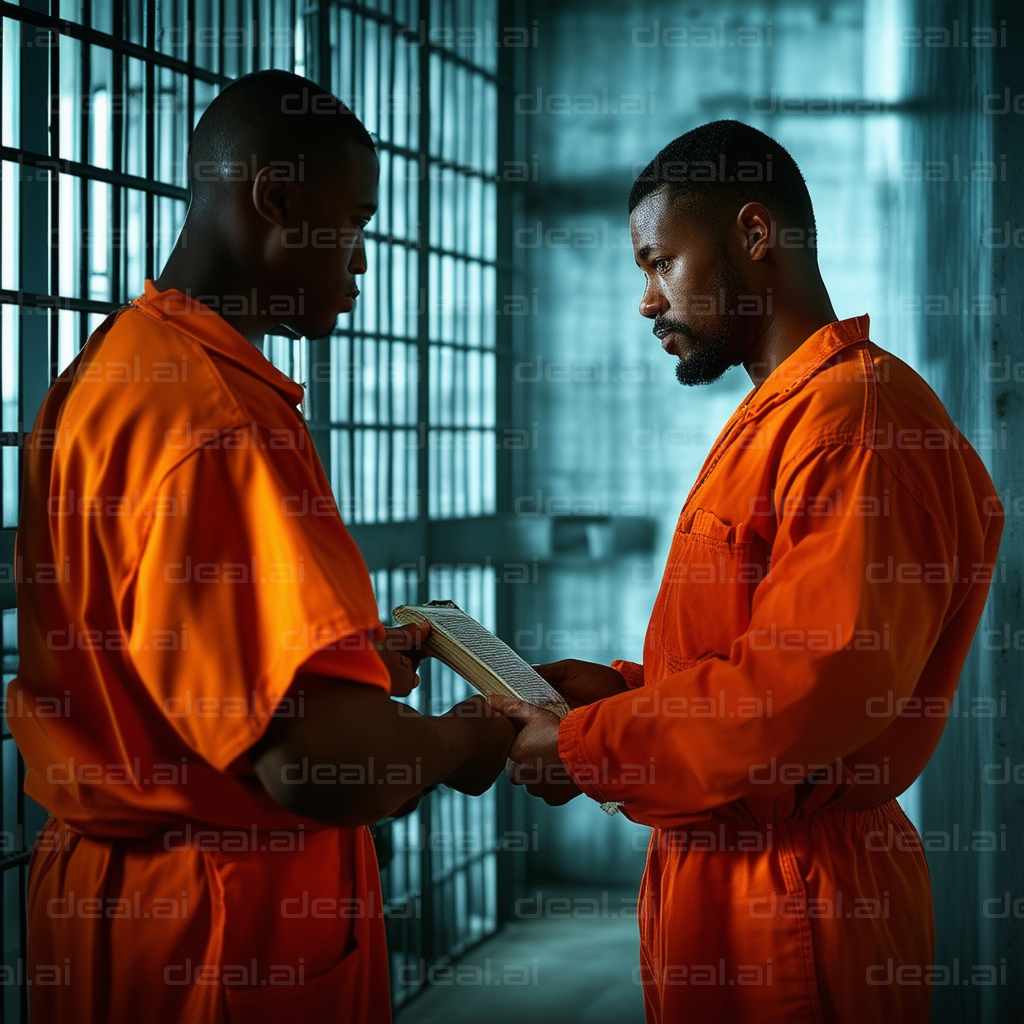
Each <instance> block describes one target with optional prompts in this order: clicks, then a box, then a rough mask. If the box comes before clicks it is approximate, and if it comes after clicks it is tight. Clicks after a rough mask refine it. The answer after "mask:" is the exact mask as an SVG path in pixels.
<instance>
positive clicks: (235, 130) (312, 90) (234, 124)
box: [188, 70, 375, 205]
mask: <svg viewBox="0 0 1024 1024" xmlns="http://www.w3.org/2000/svg"><path fill="white" fill-rule="evenodd" d="M346 144H355V145H357V146H361V147H365V148H367V149H370V150H371V151H375V147H374V144H373V139H372V138H371V137H370V134H369V132H367V130H366V129H365V128H364V127H363V124H362V122H361V121H360V120H359V118H358V117H356V115H355V114H354V113H353V112H352V111H351V110H350V109H349V108H348V107H347V106H345V104H344V103H342V102H341V100H339V99H338V98H337V97H336V96H334V95H332V94H331V93H330V92H328V91H327V90H326V89H323V88H321V87H320V86H318V85H317V84H316V83H315V82H311V81H309V79H307V78H303V77H301V76H300V75H294V74H291V73H290V72H288V71H277V70H271V71H256V72H254V73H253V74H251V75H244V76H242V77H241V78H239V79H237V80H236V81H234V82H232V83H231V84H230V85H228V86H226V87H225V88H224V89H223V90H222V91H221V92H220V94H219V95H218V96H217V97H216V98H215V99H214V100H213V101H212V102H211V103H210V105H209V106H208V107H207V108H206V111H205V112H204V113H203V115H202V117H201V118H200V119H199V123H198V124H197V125H196V128H195V132H194V133H193V135H192V141H191V143H190V144H189V151H188V180H189V187H190V189H191V193H192V203H193V205H202V204H204V203H205V202H206V201H208V200H211V199H217V198H218V197H219V196H220V195H221V194H222V190H223V186H225V185H228V186H230V185H233V184H245V185H247V186H248V187H251V185H252V181H253V179H254V177H255V175H256V172H257V171H258V170H259V169H260V168H263V167H270V168H271V169H272V170H273V171H274V173H275V174H276V175H277V177H278V180H288V178H287V176H289V175H290V176H291V180H298V181H302V180H305V179H306V178H307V177H311V176H314V175H317V174H319V173H322V171H323V170H324V167H325V166H327V167H333V166H336V165H337V163H338V160H339V158H340V157H342V156H343V155H344V152H345V148H346Z"/></svg>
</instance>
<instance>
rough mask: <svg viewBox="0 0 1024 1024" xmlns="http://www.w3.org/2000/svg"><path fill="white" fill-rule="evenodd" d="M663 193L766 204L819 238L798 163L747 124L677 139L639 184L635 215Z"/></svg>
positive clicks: (706, 127)
mask: <svg viewBox="0 0 1024 1024" xmlns="http://www.w3.org/2000/svg"><path fill="white" fill-rule="evenodd" d="M661 189H667V190H668V192H669V193H670V194H671V197H672V199H673V200H675V199H679V200H692V201H694V202H697V203H699V202H701V201H717V202H722V201H726V200H728V201H735V202H736V203H737V204H739V205H742V204H743V203H745V202H758V203H763V204H764V205H765V206H766V207H767V208H768V210H769V211H770V212H771V213H772V215H773V216H774V217H776V218H777V219H778V220H780V221H781V222H782V223H784V224H786V225H787V226H790V227H796V228H802V229H803V230H804V231H806V232H807V233H808V234H809V235H813V233H814V210H813V208H812V206H811V196H810V193H809V192H808V191H807V183H806V182H805V181H804V176H803V175H802V174H801V173H800V168H799V167H797V165H796V161H795V160H794V159H793V157H792V156H790V154H789V153H788V152H787V150H786V149H785V148H784V147H782V146H780V145H779V143H777V142H776V141H775V140H774V139H773V138H772V137H771V136H770V135H765V133H764V132H761V131H758V130H757V129H756V128H751V127H750V125H747V124H743V123H742V122H741V121H731V120H724V121H711V122H709V123H708V124H702V125H701V126H700V127H699V128H694V129H693V130H692V131H688V132H686V133H685V134H684V135H680V136H679V137H678V138H677V139H673V140H672V142H670V143H669V144H668V145H667V146H666V147H665V148H664V149H663V150H662V151H661V152H660V153H659V154H658V155H657V156H656V157H655V158H654V159H653V160H652V161H651V162H650V163H649V164H648V165H647V166H646V167H645V168H644V169H643V170H642V171H641V172H640V175H639V177H637V179H636V181H634V182H633V187H632V189H631V190H630V193H629V212H630V213H632V212H633V211H634V210H635V209H636V207H637V206H638V205H639V204H640V203H641V202H643V200H644V199H646V198H647V197H648V196H649V195H651V194H652V193H654V192H657V191H659V190H661Z"/></svg>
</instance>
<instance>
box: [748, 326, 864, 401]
mask: <svg viewBox="0 0 1024 1024" xmlns="http://www.w3.org/2000/svg"><path fill="white" fill-rule="evenodd" d="M869 326H870V318H869V317H868V315H867V313H865V314H864V315H863V316H855V317H851V318H850V319H849V320H836V321H835V322H833V323H830V324H826V325H825V326H824V327H820V328H819V329H818V330H816V331H815V332H814V333H813V334H812V335H811V336H810V337H809V338H808V339H807V340H806V341H804V342H803V343H802V344H801V345H800V347H799V348H797V349H796V351H795V352H792V353H790V355H788V356H787V357H786V358H785V359H783V360H782V362H781V363H779V365H778V366H776V367H775V369H774V370H772V372H771V373H770V374H769V375H768V376H767V377H766V378H765V379H764V380H763V381H762V382H761V384H760V385H759V386H758V387H755V388H754V389H753V390H752V391H751V392H750V393H749V394H748V395H747V397H746V398H745V399H744V400H743V404H742V405H741V406H740V408H741V410H743V411H744V412H752V411H754V410H755V409H759V408H761V407H763V406H765V405H767V404H768V402H770V401H772V400H773V399H776V398H780V397H782V396H783V395H786V394H788V393H789V392H791V391H795V390H797V389H798V388H800V387H802V386H803V385H804V384H805V383H806V382H807V381H808V380H809V379H810V378H811V377H813V376H814V374H815V373H817V372H818V370H820V369H821V367H822V366H824V364H825V363H827V362H828V361H829V360H830V359H831V358H832V357H833V356H834V355H835V354H836V353H837V352H840V351H841V350H842V349H844V348H849V347H850V346H851V345H856V344H858V343H859V342H862V341H867V340H868V328H869Z"/></svg>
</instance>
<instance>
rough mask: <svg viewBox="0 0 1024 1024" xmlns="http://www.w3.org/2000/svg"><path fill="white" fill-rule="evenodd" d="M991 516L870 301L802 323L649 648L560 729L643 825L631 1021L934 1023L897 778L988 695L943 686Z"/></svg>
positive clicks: (701, 495)
mask: <svg viewBox="0 0 1024 1024" xmlns="http://www.w3.org/2000/svg"><path fill="white" fill-rule="evenodd" d="M1002 526H1003V516H1002V508H1001V506H1000V503H999V501H998V498H997V497H996V494H995V490H994V488H993V484H992V481H991V480H990V478H989V475H988V473H987V472H986V470H985V467H984V466H983V464H982V462H981V460H980V458H979V457H978V455H977V454H976V452H975V451H974V449H973V448H972V447H971V445H970V444H969V443H968V442H967V440H966V439H965V438H964V437H963V435H962V434H960V432H959V431H958V430H957V429H956V428H955V427H954V425H953V424H952V422H951V421H950V419H949V416H948V414H947V413H946V411H945V409H944V408H943V406H942V404H941V403H940V401H939V400H938V398H937V397H936V395H935V394H934V393H933V392H932V390H931V389H930V388H929V387H928V385H927V384H926V383H925V382H924V381H923V380H922V379H921V377H920V376H918V374H916V373H915V372H914V371H913V370H912V369H911V368H910V367H908V366H907V365H906V364H905V363H903V362H902V361H900V360H898V359H896V358H895V357H893V356H892V355H891V354H889V353H886V352H884V351H882V350H881V349H879V348H878V347H877V346H875V345H874V344H872V343H871V342H870V341H869V339H868V318H867V317H866V316H864V317H858V318H856V319H852V320H845V321H842V322H839V323H834V324H830V325H828V326H826V327H824V328H822V329H821V330H820V331H818V332H816V333H815V334H814V335H812V336H811V337H810V338H808V339H807V340H806V341H805V342H804V343H803V344H802V346H801V347H800V348H799V349H798V350H797V351H796V352H795V353H793V354H792V355H791V356H790V357H789V358H788V359H786V360H785V361H784V362H783V363H782V364H781V365H780V366H779V367H777V368H776V370H775V371H774V372H773V373H772V374H771V376H770V377H769V378H768V379H767V380H765V381H764V382H763V383H762V384H761V385H760V387H758V388H755V389H754V391H753V392H751V393H750V394H749V395H748V396H747V398H746V399H745V400H744V401H743V403H742V404H741V405H740V406H739V408H738V409H737V410H736V411H735V413H734V414H733V415H732V417H731V418H730V420H729V422H728V423H727V424H726V426H725V428H724V429H723V431H722V433H721V435H720V436H719V438H718V440H717V441H716V443H715V445H714V447H713V448H712V450H711V452H710V454H709V455H708V458H707V461H706V462H705V464H704V467H703V469H702V470H701V473H700V475H699V477H698V479H697V481H696V483H695V484H694V486H693V489H692V490H691V492H690V494H689V497H688V498H687V501H686V504H685V505H684V507H683V510H682V513H681V515H680V516H679V520H678V523H677V526H676V530H675V534H674V538H673V542H672V547H671V551H670V554H669V558H668V563H667V566H666V569H665V574H664V577H663V580H662V584H661V589H660V591H659V594H658V597H657V600H656V602H655V605H654V610H653V612H652V615H651V621H650V625H649V627H648V632H647V637H646V640H645V644H644V663H643V665H642V666H640V665H635V664H629V663H623V662H618V663H616V667H618V668H619V670H620V671H621V672H622V673H623V674H624V675H625V677H626V680H627V682H628V684H629V687H630V690H629V691H628V692H626V693H624V694H621V695H619V696H616V697H613V698H610V699H607V700H604V701H601V702H599V703H597V704H594V705H591V706H589V707H584V708H581V709H578V710H576V711H573V712H572V713H571V714H570V715H569V716H568V717H567V718H566V719H565V720H564V721H563V723H562V725H561V727H560V730H559V754H560V756H561V758H562V760H563V761H564V762H565V763H566V765H568V766H569V767H570V769H571V770H572V772H573V775H574V778H575V779H576V781H577V783H578V784H579V785H580V786H581V788H582V789H583V790H584V792H586V793H588V794H589V795H590V796H592V797H594V798H595V799H597V800H602V801H604V800H622V801H624V810H625V813H626V814H627V815H628V817H630V818H631V819H633V820H634V821H637V822H641V823H643V824H646V825H650V826H653V828H654V831H653V833H652V836H651V840H650V846H649V851H648V860H647V868H646V872H645V874H644V880H643V886H642V890H641V906H640V930H641V935H640V939H641V950H640V954H641V955H640V965H639V967H638V969H637V974H636V980H637V982H638V984H641V985H642V986H643V992H644V997H645V1004H646V1011H647V1016H648V1020H650V1021H653V1022H666V1024H668V1022H673V1024H674V1022H677V1021H694V1022H705V1021H715V1022H716V1024H723V1022H735V1024H768V1022H778V1024H804V1022H806V1024H812V1022H813V1024H819V1022H824V1021H829V1022H832V1021H843V1022H849V1024H864V1022H866V1021H880V1022H881V1021H886V1022H894V1024H895V1022H897V1021H898V1022H900V1024H911V1022H915V1024H916V1022H919V1024H926V1022H927V1020H928V1014H929V1005H930V1001H931V995H932V991H933V989H936V987H937V986H942V985H949V984H951V983H956V984H959V983H961V979H960V978H955V979H954V978H953V977H952V976H951V972H952V969H953V965H948V964H945V965H944V964H935V963H934V962H933V960H934V925H933V915H932V904H931V889H930V884H929V879H928V869H927V865H926V862H925V856H924V852H923V850H922V843H921V840H920V837H919V836H918V834H917V832H916V831H915V829H914V827H913V826H912V824H911V823H910V821H909V819H908V818H907V817H906V815H905V814H904V813H903V811H902V810H901V808H900V807H899V805H898V804H897V803H896V801H895V799H894V797H895V796H897V795H898V794H899V793H901V792H902V791H903V790H904V789H906V788H907V786H909V785H910V783H911V782H912V781H913V780H914V779H915V778H916V777H917V776H918V774H919V773H920V772H921V770H922V769H923V768H924V766H925V764H926V763H927V761H928V759H929V757H930V756H931V754H932V751H933V750H934V749H935V745H936V743H937V742H938V739H939V735H940V734H941V732H942V728H943V726H944V725H945V722H946V719H947V717H948V716H949V715H950V714H968V713H970V714H988V715H992V716H994V715H995V714H996V713H997V711H996V709H995V708H993V707H989V706H988V704H991V703H992V702H988V704H986V703H985V702H982V705H984V706H975V707H972V708H969V709H967V710H965V711H959V710H958V709H957V707H956V705H954V703H953V701H954V693H955V690H956V686H957V682H958V679H959V675H960V671H961V669H962V667H963V664H964V660H965V658H966V656H967V651H968V648H969V647H970V644H971V640H972V637H973V636H974V632H975V629H976V627H977V625H978V622H979V619H980V617H981V613H982V607H983V605H984V603H985V597H986V594H987V592H988V589H989V585H990V583H991V582H992V580H993V579H994V578H995V579H998V578H999V576H998V574H999V571H1000V570H999V566H998V565H997V551H998V546H999V539H1000V535H1001V532H1002ZM993 969H994V968H993ZM965 977H966V976H965ZM939 991H941V989H939Z"/></svg>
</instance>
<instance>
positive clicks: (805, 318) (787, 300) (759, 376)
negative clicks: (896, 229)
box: [743, 277, 839, 385]
mask: <svg viewBox="0 0 1024 1024" xmlns="http://www.w3.org/2000/svg"><path fill="white" fill-rule="evenodd" d="M773 304H774V306H775V309H776V312H773V313H771V314H769V315H767V316H766V317H765V318H764V319H763V320H762V321H761V331H760V336H759V337H758V339H757V341H756V342H755V344H754V346H753V348H752V349H751V351H750V354H749V357H748V358H747V359H744V360H743V368H744V369H745V370H746V371H747V375H748V376H749V377H750V380H751V381H752V382H753V383H754V384H755V385H759V384H763V383H764V381H765V380H767V379H768V377H769V376H770V375H771V374H772V373H773V372H774V371H775V369H776V368H777V367H778V366H779V365H780V364H781V363H782V362H784V361H785V360H786V359H788V358H789V356H791V355H792V354H793V353H794V352H795V351H796V350H797V349H798V348H799V347H800V346H801V345H802V344H803V343H804V342H805V341H806V340H807V339H808V338H809V337H810V336H811V335H812V334H814V333H815V332H816V331H819V330H821V328H822V327H824V326H825V325H826V324H831V323H835V321H836V320H838V319H839V318H838V317H837V316H836V311H835V310H834V309H833V308H832V300H831V299H830V298H829V296H828V292H827V291H826V290H825V285H824V284H823V283H822V280H821V278H820V277H817V281H816V282H815V283H814V286H813V287H811V288H808V289H806V290H805V291H804V292H803V294H800V295H795V296H787V295H785V294H782V295H779V294H778V292H776V295H775V301H774V303H773Z"/></svg>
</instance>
